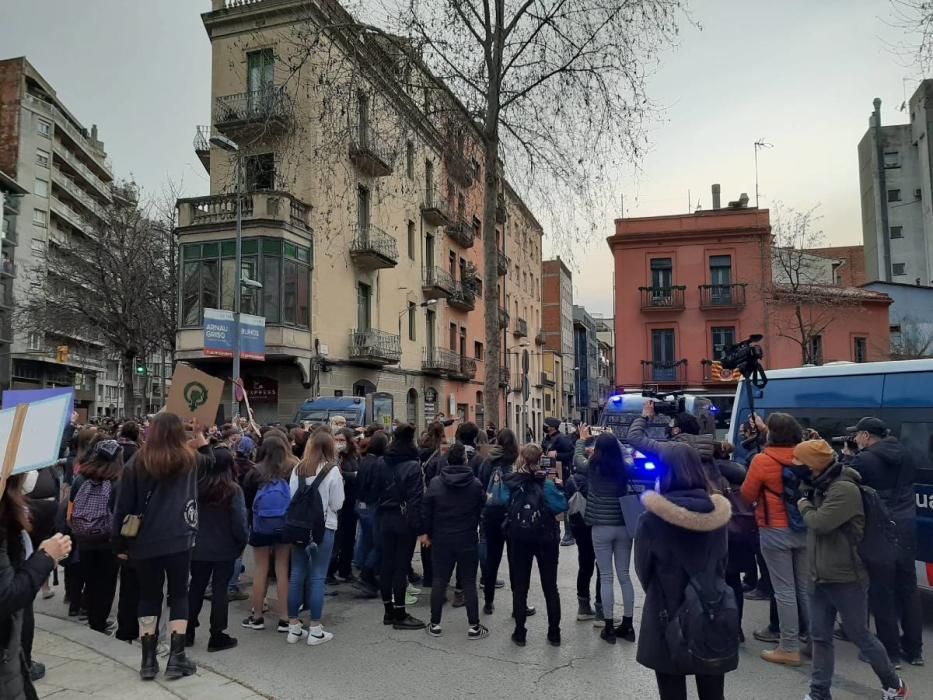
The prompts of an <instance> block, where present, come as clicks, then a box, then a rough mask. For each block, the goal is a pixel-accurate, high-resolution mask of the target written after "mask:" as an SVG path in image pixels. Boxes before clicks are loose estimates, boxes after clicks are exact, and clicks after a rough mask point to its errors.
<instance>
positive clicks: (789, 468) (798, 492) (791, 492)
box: [763, 462, 807, 532]
mask: <svg viewBox="0 0 933 700" xmlns="http://www.w3.org/2000/svg"><path fill="white" fill-rule="evenodd" d="M778 464H780V465H781V483H782V485H783V488H782V490H781V493H778V492H776V491H772V490H771V489H769V488H768V487H767V486H765V487H764V489H765V491H767V492H768V493H773V494H774V495H775V496H779V497H780V498H781V499H782V500H783V501H784V510H785V511H786V512H787V524H788V526H789V527H790V529H791V530H793V531H794V532H806V531H807V524H806V523H805V522H804V520H803V516H802V515H801V514H800V509H799V508H798V507H797V501H799V500H800V499H801V498H802V497H803V491H802V489H801V479H800V474H799V473H798V470H799V469H800V467H796V466H793V465H789V464H783V463H782V462H778ZM763 503H764V507H765V522H770V521H771V519H770V517H769V516H768V499H767V498H764V497H763Z"/></svg>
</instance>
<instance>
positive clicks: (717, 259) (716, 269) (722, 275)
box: [709, 255, 732, 297]
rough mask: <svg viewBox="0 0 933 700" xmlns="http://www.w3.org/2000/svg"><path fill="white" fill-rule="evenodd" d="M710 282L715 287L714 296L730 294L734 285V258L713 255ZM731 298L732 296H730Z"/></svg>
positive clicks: (710, 262) (710, 264)
mask: <svg viewBox="0 0 933 700" xmlns="http://www.w3.org/2000/svg"><path fill="white" fill-rule="evenodd" d="M709 280H710V284H711V285H713V289H712V292H713V296H714V297H716V296H721V295H723V294H729V293H730V292H731V289H730V288H729V285H731V284H732V256H731V255H711V256H710V258H709ZM730 296H731V294H730Z"/></svg>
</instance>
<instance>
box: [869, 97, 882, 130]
mask: <svg viewBox="0 0 933 700" xmlns="http://www.w3.org/2000/svg"><path fill="white" fill-rule="evenodd" d="M872 104H873V105H874V106H875V111H874V112H872V114H871V119H869V120H868V125H869V126H877V127H879V128H880V127H881V98H880V97H876V98H875V99H874V101H872Z"/></svg>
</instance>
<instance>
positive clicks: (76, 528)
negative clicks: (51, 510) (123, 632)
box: [68, 434, 123, 634]
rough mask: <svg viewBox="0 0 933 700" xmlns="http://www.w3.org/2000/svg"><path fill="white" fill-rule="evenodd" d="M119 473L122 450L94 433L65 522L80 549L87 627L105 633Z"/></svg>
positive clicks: (112, 586) (113, 574)
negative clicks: (95, 437) (93, 439)
mask: <svg viewBox="0 0 933 700" xmlns="http://www.w3.org/2000/svg"><path fill="white" fill-rule="evenodd" d="M122 473H123V447H122V446H121V445H120V444H119V443H118V442H117V441H116V440H105V439H103V435H100V434H98V437H97V439H96V440H95V441H94V442H93V443H92V444H91V446H90V448H89V449H88V451H87V452H86V453H85V454H84V455H82V457H81V467H80V470H79V472H78V476H76V477H75V480H74V483H72V485H71V494H70V496H69V500H70V503H69V504H68V522H69V523H70V524H71V530H72V533H73V535H74V538H75V541H77V543H78V546H79V547H80V548H81V569H82V576H83V579H84V585H85V588H86V591H87V593H86V598H87V622H88V627H90V628H91V629H92V630H95V631H96V632H103V633H105V634H106V633H107V632H108V631H109V630H108V629H107V616H108V615H109V614H110V608H111V606H112V605H113V597H114V595H115V594H116V589H117V574H118V572H119V570H120V562H119V560H118V559H117V557H116V554H114V551H113V544H112V543H111V532H112V530H113V511H114V506H115V501H116V495H117V483H116V482H117V481H118V480H119V479H120V476H121V474H122Z"/></svg>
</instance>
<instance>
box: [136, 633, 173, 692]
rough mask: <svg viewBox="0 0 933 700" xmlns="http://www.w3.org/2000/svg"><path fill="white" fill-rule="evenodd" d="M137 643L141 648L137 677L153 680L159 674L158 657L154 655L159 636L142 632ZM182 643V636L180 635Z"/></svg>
mask: <svg viewBox="0 0 933 700" xmlns="http://www.w3.org/2000/svg"><path fill="white" fill-rule="evenodd" d="M139 643H140V645H141V646H142V648H143V661H142V664H140V666H139V677H140V678H142V679H143V680H144V681H151V680H154V679H155V677H156V676H158V675H159V659H158V658H157V657H156V648H157V647H158V645H159V638H158V637H156V636H155V635H154V634H144V635H143V636H142V637H140V638H139ZM182 643H184V637H182Z"/></svg>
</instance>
